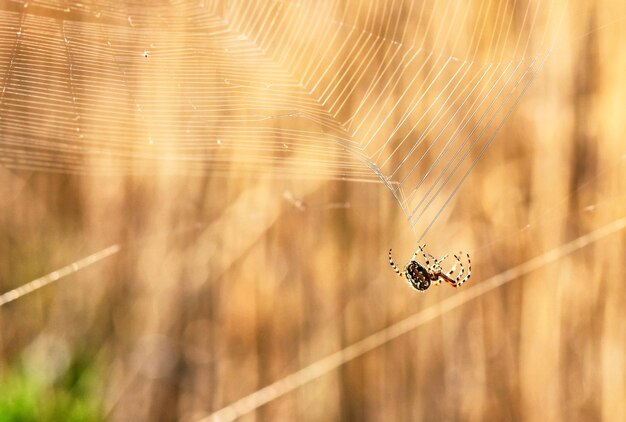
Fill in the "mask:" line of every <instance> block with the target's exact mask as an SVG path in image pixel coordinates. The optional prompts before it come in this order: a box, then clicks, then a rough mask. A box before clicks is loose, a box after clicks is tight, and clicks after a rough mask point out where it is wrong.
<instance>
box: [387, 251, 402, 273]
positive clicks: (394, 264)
mask: <svg viewBox="0 0 626 422" xmlns="http://www.w3.org/2000/svg"><path fill="white" fill-rule="evenodd" d="M389 265H391V268H393V270H394V271H395V272H396V274H398V275H399V276H400V277H404V272H402V271H400V270H399V269H398V267H397V266H396V263H395V262H393V258H392V257H391V249H389Z"/></svg>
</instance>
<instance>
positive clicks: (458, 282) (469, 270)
mask: <svg viewBox="0 0 626 422" xmlns="http://www.w3.org/2000/svg"><path fill="white" fill-rule="evenodd" d="M465 255H466V256H467V275H466V276H465V278H463V279H461V275H462V274H463V271H461V272H460V273H459V275H458V276H457V278H456V283H455V284H456V287H459V286H460V285H461V284H463V283H465V282H466V281H467V280H469V278H470V277H471V276H472V260H471V259H470V256H469V254H465ZM457 259H458V258H457ZM459 262H460V260H459ZM461 267H463V264H461Z"/></svg>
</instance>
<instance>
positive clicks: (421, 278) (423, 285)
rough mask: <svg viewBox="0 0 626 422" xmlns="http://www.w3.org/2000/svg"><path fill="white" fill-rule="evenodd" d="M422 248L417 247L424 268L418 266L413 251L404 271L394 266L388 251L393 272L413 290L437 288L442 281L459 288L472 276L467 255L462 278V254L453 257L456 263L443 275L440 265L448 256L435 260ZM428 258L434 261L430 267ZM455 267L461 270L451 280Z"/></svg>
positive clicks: (415, 254)
mask: <svg viewBox="0 0 626 422" xmlns="http://www.w3.org/2000/svg"><path fill="white" fill-rule="evenodd" d="M424 248H426V245H424V246H419V252H421V253H422V256H423V257H424V262H425V263H426V265H425V266H424V265H422V264H420V263H419V262H417V252H418V251H415V253H414V254H413V258H412V259H411V260H410V261H409V263H408V264H407V266H406V267H404V271H400V270H398V267H397V266H396V264H395V262H394V261H393V258H392V257H391V249H389V265H391V267H392V268H393V270H394V271H395V272H396V274H398V275H399V276H400V277H406V279H407V280H408V281H409V283H410V284H411V286H413V288H414V289H416V290H419V291H424V290H426V289H428V288H429V287H430V286H431V284H432V285H434V286H438V285H439V284H441V282H442V281H445V282H446V283H448V284H450V285H451V286H452V287H459V286H460V285H461V284H463V283H465V282H466V281H467V280H469V278H470V276H471V275H472V261H470V256H469V254H466V255H467V264H468V267H467V275H466V276H465V277H463V273H464V272H465V267H464V266H463V263H462V262H461V259H460V258H459V256H461V255H462V252H459V256H457V255H454V258H456V260H457V262H456V263H455V264H454V265H453V266H452V269H450V271H448V272H447V273H445V272H444V271H443V268H441V263H442V262H443V261H444V260H445V259H446V258H447V257H448V255H445V256H444V257H443V258H441V259H437V258H435V257H434V256H432V255H431V254H429V253H426V252H424ZM429 258H430V259H432V260H433V261H434V262H433V264H432V265H430V259H429ZM457 265H460V266H461V270H460V271H459V273H458V274H457V276H456V278H452V274H453V273H454V271H455V270H456V266H457ZM462 277H463V278H462Z"/></svg>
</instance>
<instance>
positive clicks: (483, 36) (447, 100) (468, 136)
mask: <svg viewBox="0 0 626 422" xmlns="http://www.w3.org/2000/svg"><path fill="white" fill-rule="evenodd" d="M551 1H552V0H543V1H539V0H530V1H526V0H524V1H522V0H510V1H508V2H500V1H495V0H472V1H468V2H459V1H455V0H443V1H441V0H437V1H435V0H426V1H422V2H415V1H408V0H360V1H355V0H345V1H330V0H328V1H322V2H320V1H313V0H310V1H306V0H303V1H267V0H257V1H255V0H232V1H217V0H215V1H204V2H198V1H170V2H153V3H150V4H149V5H147V4H145V2H139V1H131V2H126V3H125V4H119V2H112V1H98V2H95V1H82V2H80V3H78V2H70V1H36V2H32V1H28V2H26V1H5V2H3V3H2V5H0V87H1V88H0V165H3V166H5V167H9V168H12V169H25V170H36V171H45V172H64V173H77V174H85V173H92V174H105V175H106V174H111V173H125V174H126V173H128V174H136V173H146V174H151V173H152V172H155V171H167V172H173V173H181V172H184V173H185V174H210V175H215V176H226V177H230V176H234V175H238V174H242V173H246V172H253V173H264V174H269V175H271V176H274V177H285V178H296V177H301V178H307V177H310V178H325V179H342V180H351V181H366V182H380V181H382V182H383V183H384V184H385V185H386V186H387V187H388V188H389V190H390V191H391V192H392V193H393V195H394V196H395V198H396V199H397V201H398V203H399V204H400V206H401V207H402V209H403V210H404V212H405V213H406V215H407V218H408V219H409V221H410V224H411V226H413V227H415V226H416V225H418V224H419V225H420V227H428V228H429V227H430V226H431V225H432V223H433V222H434V221H435V220H436V218H437V217H438V216H439V214H440V213H441V211H442V210H443V208H444V207H445V205H446V204H448V202H449V201H450V199H451V198H452V196H453V195H454V193H455V192H456V191H457V189H458V188H459V186H460V184H461V183H462V181H463V180H464V179H465V178H466V177H467V174H468V173H469V172H470V171H471V169H472V168H473V166H474V165H475V164H476V162H477V161H478V159H479V158H480V156H481V155H482V154H483V152H484V150H485V148H486V147H487V146H488V145H489V143H490V142H491V141H492V140H493V137H494V136H495V134H496V133H497V132H498V129H499V128H500V126H501V124H502V123H503V122H504V120H505V119H506V116H507V115H508V113H509V112H510V111H511V109H512V107H513V106H514V105H515V103H516V102H517V101H518V100H519V98H520V97H521V95H522V94H523V92H524V91H525V89H526V88H527V87H528V85H529V83H530V82H531V80H532V78H533V77H534V76H535V74H536V72H537V71H538V70H539V68H540V67H541V64H542V63H543V61H544V60H545V58H546V56H547V53H549V50H550V48H551V45H552V42H553V40H554V34H553V33H551V32H550V31H548V30H545V29H544V28H553V27H555V25H551V24H550V21H551V20H553V19H558V18H559V16H560V14H561V13H562V11H561V10H560V9H559V7H558V6H556V5H555V4H553V3H552V2H551ZM554 1H555V0H554Z"/></svg>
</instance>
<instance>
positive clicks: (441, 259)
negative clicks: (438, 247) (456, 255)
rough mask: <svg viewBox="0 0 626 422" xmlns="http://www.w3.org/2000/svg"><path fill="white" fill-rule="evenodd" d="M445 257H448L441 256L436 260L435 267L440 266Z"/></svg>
mask: <svg viewBox="0 0 626 422" xmlns="http://www.w3.org/2000/svg"><path fill="white" fill-rule="evenodd" d="M447 257H448V255H447V254H446V255H444V256H442V257H441V258H439V259H437V265H441V263H442V262H443V261H445V260H446V258H447Z"/></svg>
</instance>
